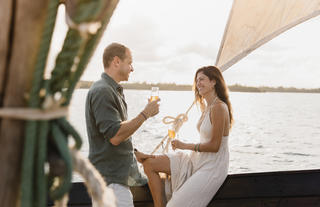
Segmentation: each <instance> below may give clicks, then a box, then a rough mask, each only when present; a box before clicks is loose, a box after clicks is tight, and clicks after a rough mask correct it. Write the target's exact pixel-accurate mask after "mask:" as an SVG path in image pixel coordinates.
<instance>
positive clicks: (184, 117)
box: [151, 102, 195, 155]
mask: <svg viewBox="0 0 320 207" xmlns="http://www.w3.org/2000/svg"><path fill="white" fill-rule="evenodd" d="M194 103H195V102H193V103H192V104H191V106H190V107H189V108H188V110H187V111H186V113H182V114H179V115H178V116H177V117H173V116H165V117H164V118H163V119H162V122H163V123H164V124H172V127H171V129H172V130H173V131H174V133H175V134H177V133H178V132H179V130H180V128H181V127H182V125H183V123H184V122H186V121H188V113H189V111H190V110H191V108H192V106H193V105H194ZM171 139H172V138H170V136H169V132H168V134H167V135H166V136H165V137H164V138H162V140H161V142H160V143H159V144H158V145H157V146H156V147H155V148H154V150H153V151H152V153H151V154H152V155H153V154H154V153H155V152H156V151H157V150H158V149H159V147H160V146H163V143H164V142H165V141H166V142H167V143H166V146H165V147H164V148H163V150H162V153H163V154H165V153H168V150H169V144H170V141H171Z"/></svg>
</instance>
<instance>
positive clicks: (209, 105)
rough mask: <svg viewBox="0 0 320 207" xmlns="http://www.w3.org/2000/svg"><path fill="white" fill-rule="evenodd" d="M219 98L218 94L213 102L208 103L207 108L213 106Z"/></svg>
mask: <svg viewBox="0 0 320 207" xmlns="http://www.w3.org/2000/svg"><path fill="white" fill-rule="evenodd" d="M217 100H218V96H216V97H215V98H214V99H213V101H212V103H211V104H208V106H207V109H209V108H210V107H211V106H213V105H214V103H215V102H216V101H217Z"/></svg>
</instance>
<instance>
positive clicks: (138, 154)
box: [134, 149, 155, 163]
mask: <svg viewBox="0 0 320 207" xmlns="http://www.w3.org/2000/svg"><path fill="white" fill-rule="evenodd" d="M134 154H135V156H136V158H137V161H138V162H140V163H143V162H144V161H145V160H146V159H149V158H155V155H148V154H144V153H143V152H140V151H138V150H137V149H134Z"/></svg>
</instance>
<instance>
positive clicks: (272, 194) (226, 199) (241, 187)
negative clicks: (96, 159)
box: [48, 169, 320, 207]
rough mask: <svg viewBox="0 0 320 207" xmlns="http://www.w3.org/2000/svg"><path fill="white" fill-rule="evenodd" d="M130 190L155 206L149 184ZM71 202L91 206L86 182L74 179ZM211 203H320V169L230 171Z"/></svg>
mask: <svg viewBox="0 0 320 207" xmlns="http://www.w3.org/2000/svg"><path fill="white" fill-rule="evenodd" d="M204 179H205V178H204ZM131 190H132V194H133V197H134V204H135V206H138V207H152V206H153V202H152V197H151V195H150V191H149V189H148V186H142V187H132V188H131ZM195 196H196V195H195ZM48 205H49V206H50V205H52V202H49V203H48ZM68 206H81V207H86V206H91V199H90V197H89V196H88V194H87V190H86V188H85V186H84V185H83V183H73V185H72V189H71V192H70V199H69V203H68ZM208 206H214V207H234V206H237V207H318V206H319V207H320V169H319V170H318V169H317V170H301V171H281V172H263V173H245V174H233V175H228V177H227V179H226V181H225V182H224V184H223V185H222V186H221V188H220V189H219V191H218V192H217V194H216V195H215V196H214V197H213V198H212V200H211V202H210V203H209V205H208Z"/></svg>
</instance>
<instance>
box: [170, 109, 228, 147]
mask: <svg viewBox="0 0 320 207" xmlns="http://www.w3.org/2000/svg"><path fill="white" fill-rule="evenodd" d="M227 119H228V111H227V110H226V108H225V106H224V104H223V103H219V104H216V105H214V106H213V107H212V111H211V113H210V120H211V123H212V126H213V127H212V137H211V140H210V141H209V142H207V143H201V144H200V143H198V144H189V143H184V142H181V141H179V140H172V142H171V145H172V149H174V150H175V149H183V150H193V151H200V152H218V151H219V147H220V144H221V140H222V136H223V133H224V130H225V122H226V121H227Z"/></svg>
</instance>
